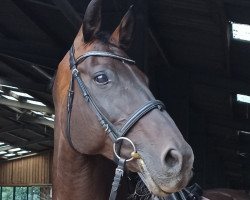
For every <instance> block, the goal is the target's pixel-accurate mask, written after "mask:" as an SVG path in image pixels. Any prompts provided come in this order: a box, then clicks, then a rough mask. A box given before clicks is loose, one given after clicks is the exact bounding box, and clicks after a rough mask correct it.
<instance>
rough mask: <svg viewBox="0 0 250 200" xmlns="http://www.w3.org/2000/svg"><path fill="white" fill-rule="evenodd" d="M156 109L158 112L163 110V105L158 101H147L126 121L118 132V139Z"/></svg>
mask: <svg viewBox="0 0 250 200" xmlns="http://www.w3.org/2000/svg"><path fill="white" fill-rule="evenodd" d="M155 108H158V109H159V110H163V109H165V105H164V104H163V103H162V102H161V101H159V100H152V101H149V102H148V103H147V104H145V105H144V106H142V107H141V108H139V109H138V110H137V111H135V112H134V114H133V115H131V117H130V118H129V119H128V120H127V122H126V123H125V124H124V125H123V126H122V128H121V129H120V130H119V135H120V137H122V136H124V135H125V134H126V133H127V132H128V131H129V129H130V128H131V127H132V126H133V125H134V124H135V123H136V122H137V121H139V119H141V118H142V117H143V116H144V115H146V114H147V113H148V112H150V111H151V110H153V109H155Z"/></svg>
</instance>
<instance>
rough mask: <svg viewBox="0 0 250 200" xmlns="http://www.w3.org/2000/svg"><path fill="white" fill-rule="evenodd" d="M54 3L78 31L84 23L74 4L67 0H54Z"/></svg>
mask: <svg viewBox="0 0 250 200" xmlns="http://www.w3.org/2000/svg"><path fill="white" fill-rule="evenodd" d="M53 2H54V4H55V5H56V6H57V7H58V8H59V9H60V10H61V12H62V14H63V15H64V16H65V17H66V18H67V20H68V21H69V22H70V23H71V24H72V25H73V26H74V28H75V30H77V31H78V29H79V28H80V26H81V24H82V19H81V17H80V16H79V14H78V13H77V12H76V10H75V9H74V8H73V6H72V5H71V4H70V3H69V2H68V1H67V0H53Z"/></svg>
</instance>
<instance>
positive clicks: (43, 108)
mask: <svg viewBox="0 0 250 200" xmlns="http://www.w3.org/2000/svg"><path fill="white" fill-rule="evenodd" d="M0 104H2V105H5V106H12V107H16V108H24V109H27V110H35V111H40V112H46V113H47V114H54V110H53V109H51V108H49V107H47V106H38V105H33V104H30V103H24V102H19V101H13V100H8V99H5V98H3V97H1V98H0Z"/></svg>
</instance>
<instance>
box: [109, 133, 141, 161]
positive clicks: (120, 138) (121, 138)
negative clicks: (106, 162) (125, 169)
mask: <svg viewBox="0 0 250 200" xmlns="http://www.w3.org/2000/svg"><path fill="white" fill-rule="evenodd" d="M119 140H126V141H128V142H129V143H130V144H131V145H132V147H133V152H136V148H135V145H134V143H133V142H132V141H131V140H130V139H129V138H127V137H119V138H117V140H116V142H115V143H114V144H113V150H114V154H115V156H116V157H117V158H118V159H120V158H121V157H120V156H119V155H118V154H117V152H116V148H115V144H116V143H117V142H118V141H119ZM133 159H134V158H133V157H131V158H129V159H127V160H126V162H129V161H131V160H133Z"/></svg>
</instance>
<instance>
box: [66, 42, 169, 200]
mask: <svg viewBox="0 0 250 200" xmlns="http://www.w3.org/2000/svg"><path fill="white" fill-rule="evenodd" d="M69 54H70V59H69V62H70V69H71V81H70V85H69V91H68V102H67V133H66V134H67V139H68V142H69V144H70V146H71V147H72V148H73V149H75V148H74V145H73V143H72V140H71V137H70V117H71V109H72V102H73V96H74V92H73V79H75V80H76V82H77V83H78V86H79V88H80V90H81V92H82V95H83V98H84V99H85V100H86V102H88V104H89V106H90V107H91V109H92V111H93V112H94V113H95V115H96V117H97V119H98V121H99V122H100V124H101V126H102V127H103V128H104V130H105V132H107V133H108V135H109V137H110V138H111V140H112V141H113V142H114V147H115V145H116V144H117V145H116V146H117V147H118V150H116V149H117V148H114V153H115V155H116V156H115V157H117V158H118V159H119V160H118V162H117V164H118V166H117V168H116V171H115V177H114V181H113V184H112V189H111V193H110V197H109V200H115V198H116V195H117V190H118V187H119V183H120V180H121V177H122V175H123V170H124V166H125V163H126V161H130V160H132V159H133V157H132V158H130V159H127V160H126V159H124V158H121V157H120V156H118V154H119V151H120V146H121V143H120V142H121V141H123V140H127V141H128V142H129V143H130V144H131V145H132V146H133V152H134V153H135V152H136V148H135V146H134V144H133V142H132V141H131V140H130V139H129V138H127V137H125V135H126V134H127V133H128V131H129V130H130V128H131V127H132V126H133V125H134V124H135V123H136V122H138V121H139V120H140V119H141V118H142V117H143V116H144V115H146V114H147V113H148V112H150V111H152V110H153V109H155V108H158V109H159V110H160V111H162V110H164V109H165V106H164V104H163V103H162V102H161V101H159V100H151V101H149V102H148V103H146V104H145V105H143V106H142V107H140V108H139V109H138V110H136V111H135V112H134V113H133V114H132V115H131V116H130V117H129V118H128V119H127V121H126V122H125V123H124V125H123V126H122V127H121V128H120V129H117V127H115V126H114V125H113V124H112V123H111V122H110V121H109V120H108V119H107V118H106V117H105V115H104V114H103V112H102V111H101V110H100V109H99V107H98V106H97V104H96V103H95V101H94V99H93V98H92V97H91V95H90V93H89V91H88V90H87V87H86V85H85V84H84V82H83V80H82V78H81V77H80V75H79V71H78V70H77V65H78V64H79V62H83V61H84V60H85V59H86V58H88V57H91V56H98V57H110V58H113V59H116V60H119V61H121V62H123V63H127V64H135V61H133V60H131V59H129V58H125V57H122V56H119V55H116V54H113V53H109V52H103V51H89V52H87V53H85V54H83V55H81V56H79V57H78V58H77V59H75V58H74V54H75V50H74V45H72V46H71V48H70V52H69ZM118 142H119V144H118ZM75 150H76V149H75ZM117 152H118V153H117Z"/></svg>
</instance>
